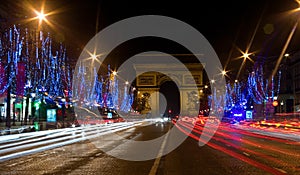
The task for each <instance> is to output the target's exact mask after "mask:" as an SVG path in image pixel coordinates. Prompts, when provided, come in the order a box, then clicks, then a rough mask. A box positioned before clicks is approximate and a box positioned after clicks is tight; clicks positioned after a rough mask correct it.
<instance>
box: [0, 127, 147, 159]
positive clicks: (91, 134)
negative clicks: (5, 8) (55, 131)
mask: <svg viewBox="0 0 300 175" xmlns="http://www.w3.org/2000/svg"><path fill="white" fill-rule="evenodd" d="M140 124H141V122H128V123H121V124H114V125H110V127H107V128H105V129H102V130H99V129H98V128H97V127H96V128H95V127H92V128H93V129H91V128H90V127H85V128H84V129H83V130H82V128H79V132H78V133H77V131H76V130H75V131H73V132H75V134H74V135H71V136H68V137H63V138H62V139H61V138H58V139H53V140H48V141H44V142H41V141H40V142H38V143H33V144H30V147H35V146H41V145H45V144H49V145H46V146H41V147H38V148H33V149H29V150H25V151H22V150H23V149H25V148H29V146H28V145H29V144H28V145H22V146H18V147H12V148H8V149H4V150H1V153H2V154H3V153H10V152H12V153H11V154H7V155H4V156H0V162H3V161H6V160H10V159H13V158H17V157H22V156H25V155H30V154H34V153H37V152H41V151H45V150H49V149H53V148H57V147H61V146H65V145H69V144H72V143H76V142H80V141H84V140H88V139H92V138H96V137H99V136H102V135H106V134H110V133H113V132H117V131H121V130H124V129H128V128H132V127H135V126H137V125H140ZM98 127H100V129H101V127H102V126H98ZM80 131H81V132H80ZM63 140H66V141H63ZM50 143H52V144H50ZM18 150H21V151H20V152H16V151H18Z"/></svg>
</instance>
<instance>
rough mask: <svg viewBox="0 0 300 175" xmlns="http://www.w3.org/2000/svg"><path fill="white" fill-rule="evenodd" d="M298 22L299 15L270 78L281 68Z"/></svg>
mask: <svg viewBox="0 0 300 175" xmlns="http://www.w3.org/2000/svg"><path fill="white" fill-rule="evenodd" d="M298 23H299V17H298V18H297V21H296V23H295V24H294V26H293V29H292V31H291V32H290V34H289V36H288V39H287V40H286V43H285V44H284V47H283V49H282V51H281V53H280V56H279V58H278V60H277V62H276V66H275V68H274V69H273V72H272V75H271V77H270V79H271V78H272V77H274V76H275V75H276V73H277V70H278V68H279V65H280V63H281V60H282V58H283V55H284V54H285V52H286V49H287V47H288V46H289V44H290V41H291V39H292V37H293V35H294V33H295V30H296V28H297V26H298Z"/></svg>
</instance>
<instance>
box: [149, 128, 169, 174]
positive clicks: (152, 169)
mask: <svg viewBox="0 0 300 175" xmlns="http://www.w3.org/2000/svg"><path fill="white" fill-rule="evenodd" d="M168 137H169V133H167V134H166V136H165V139H164V141H163V143H162V144H161V147H160V150H159V152H158V154H157V157H156V159H155V161H154V164H153V165H152V168H151V170H150V172H149V175H156V172H157V169H158V166H159V163H160V159H161V157H162V155H163V150H164V149H165V146H166V143H167V140H168Z"/></svg>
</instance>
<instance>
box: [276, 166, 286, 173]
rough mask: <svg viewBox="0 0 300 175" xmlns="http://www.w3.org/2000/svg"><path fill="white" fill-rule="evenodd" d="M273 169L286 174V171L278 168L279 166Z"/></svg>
mask: <svg viewBox="0 0 300 175" xmlns="http://www.w3.org/2000/svg"><path fill="white" fill-rule="evenodd" d="M273 168H274V169H276V170H278V171H280V172H282V173H285V174H287V172H286V171H284V170H282V169H280V168H275V167H273Z"/></svg>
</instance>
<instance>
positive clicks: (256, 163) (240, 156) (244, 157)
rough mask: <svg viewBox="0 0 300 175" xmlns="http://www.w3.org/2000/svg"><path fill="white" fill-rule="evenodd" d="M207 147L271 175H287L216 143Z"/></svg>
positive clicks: (194, 137) (198, 139)
mask: <svg viewBox="0 0 300 175" xmlns="http://www.w3.org/2000/svg"><path fill="white" fill-rule="evenodd" d="M175 126H176V127H177V128H178V129H179V130H180V131H182V132H183V133H184V134H186V135H188V136H189V137H191V138H193V139H195V140H197V141H200V142H202V141H203V140H200V138H199V137H198V136H196V135H194V134H192V133H189V132H187V131H185V130H184V129H182V128H181V127H180V126H179V125H177V124H176V125H175ZM207 145H208V146H210V147H212V148H214V149H216V150H219V151H222V152H223V153H226V154H228V155H230V156H232V157H234V158H237V159H239V160H241V161H243V162H246V163H248V164H250V165H253V166H255V167H257V168H260V169H262V170H265V171H267V172H270V173H273V174H278V175H281V174H285V173H282V172H281V171H279V170H277V169H274V168H272V167H269V166H267V165H264V164H262V163H259V162H257V161H255V160H252V159H250V158H248V157H246V156H244V155H242V154H239V153H236V152H234V151H231V150H229V149H226V148H224V147H222V146H219V145H216V144H214V143H211V142H208V143H207Z"/></svg>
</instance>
